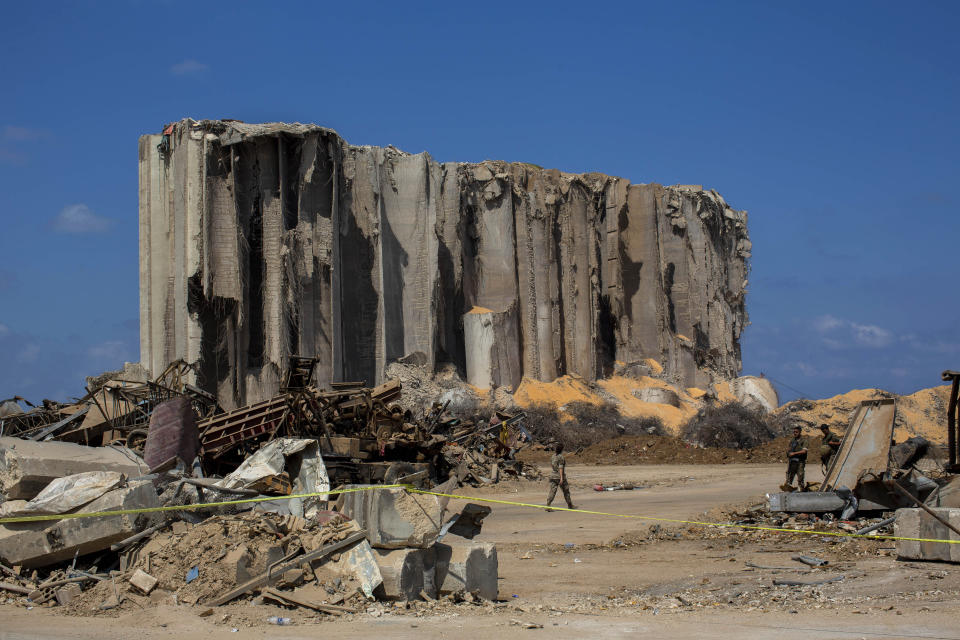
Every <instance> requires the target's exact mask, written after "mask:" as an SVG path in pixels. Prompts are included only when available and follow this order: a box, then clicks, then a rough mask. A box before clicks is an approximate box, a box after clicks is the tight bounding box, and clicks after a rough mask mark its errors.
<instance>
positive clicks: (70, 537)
mask: <svg viewBox="0 0 960 640" xmlns="http://www.w3.org/2000/svg"><path fill="white" fill-rule="evenodd" d="M156 506H159V501H158V500H157V493H156V490H155V489H154V487H153V484H152V483H150V482H140V483H137V484H135V485H131V486H129V487H125V488H122V489H114V490H113V491H110V492H108V493H106V494H104V495H103V496H101V497H99V498H97V499H96V500H94V501H93V502H91V503H90V504H88V505H86V506H84V507H82V510H83V512H84V513H94V512H100V511H120V510H126V509H139V508H150V507H156ZM152 521H153V517H152V514H125V515H118V516H101V517H93V518H71V519H66V520H56V521H52V522H50V521H46V522H24V523H15V524H6V525H0V559H2V560H3V561H4V562H5V563H6V564H8V565H23V566H24V567H44V566H47V565H50V564H54V563H56V562H62V561H63V560H69V559H70V558H72V557H73V556H74V554H79V555H84V554H87V553H94V552H95V551H102V550H103V549H107V548H108V547H109V546H110V545H111V544H113V543H115V542H119V541H120V540H123V539H124V538H127V537H129V536H131V535H133V534H134V533H137V532H138V531H140V530H142V529H144V528H146V527H148V526H150V525H151V524H152Z"/></svg>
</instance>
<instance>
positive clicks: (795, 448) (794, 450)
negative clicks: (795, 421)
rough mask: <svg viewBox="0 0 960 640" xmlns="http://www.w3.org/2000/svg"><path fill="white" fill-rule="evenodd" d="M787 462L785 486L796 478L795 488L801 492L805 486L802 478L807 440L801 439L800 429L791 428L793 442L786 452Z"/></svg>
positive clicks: (805, 463)
mask: <svg viewBox="0 0 960 640" xmlns="http://www.w3.org/2000/svg"><path fill="white" fill-rule="evenodd" d="M787 461H788V462H787V485H790V484H791V482H790V481H791V480H793V477H794V476H796V477H797V488H798V489H800V490H801V491H803V488H804V486H806V485H805V484H804V482H803V477H804V473H805V471H806V467H807V439H806V438H804V437H803V431H801V429H800V427H794V428H793V440H791V441H790V448H789V449H788V450H787Z"/></svg>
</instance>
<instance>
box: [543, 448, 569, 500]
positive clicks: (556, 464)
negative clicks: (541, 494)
mask: <svg viewBox="0 0 960 640" xmlns="http://www.w3.org/2000/svg"><path fill="white" fill-rule="evenodd" d="M550 466H551V467H552V468H553V472H552V473H551V474H550V495H549V496H548V497H547V506H548V507H549V506H550V503H551V502H553V499H554V498H555V497H556V495H557V487H559V488H560V489H562V490H563V498H564V500H566V501H567V508H568V509H576V507H575V506H574V504H573V501H572V500H571V499H570V485H569V484H567V461H566V459H565V458H564V457H563V443H562V442H558V443H557V448H556V453H554V454H553V457H552V458H550ZM547 511H553V509H547Z"/></svg>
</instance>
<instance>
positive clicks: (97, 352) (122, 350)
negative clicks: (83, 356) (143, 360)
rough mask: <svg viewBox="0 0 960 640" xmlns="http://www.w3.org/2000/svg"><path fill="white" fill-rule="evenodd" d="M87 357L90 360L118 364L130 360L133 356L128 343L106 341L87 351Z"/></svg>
mask: <svg viewBox="0 0 960 640" xmlns="http://www.w3.org/2000/svg"><path fill="white" fill-rule="evenodd" d="M87 355H89V356H90V357H91V358H99V359H102V360H111V361H115V362H120V361H121V360H129V359H132V358H133V356H134V355H135V354H134V353H133V352H132V350H131V346H130V345H129V344H128V343H126V342H124V341H122V340H107V341H106V342H102V343H100V344H96V345H93V346H92V347H90V348H89V349H87Z"/></svg>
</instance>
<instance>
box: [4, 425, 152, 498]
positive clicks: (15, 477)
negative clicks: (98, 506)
mask: <svg viewBox="0 0 960 640" xmlns="http://www.w3.org/2000/svg"><path fill="white" fill-rule="evenodd" d="M84 471H119V472H120V473H122V474H124V475H126V476H127V477H128V478H136V477H138V476H140V475H143V474H145V473H146V472H147V471H148V469H147V465H146V464H145V463H144V462H143V460H141V459H140V458H139V457H138V456H137V455H136V454H135V453H133V452H132V451H129V450H127V449H116V448H113V447H85V446H83V445H79V444H72V443H69V442H33V441H31V440H21V439H20V438H10V437H2V438H0V492H2V493H3V494H5V495H6V497H7V500H30V499H31V498H33V497H35V496H36V495H37V494H38V493H40V491H41V490H42V489H43V488H44V487H46V486H47V485H48V484H50V483H51V482H52V481H53V480H56V479H57V478H62V477H64V476H70V475H73V474H76V473H82V472H84Z"/></svg>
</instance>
